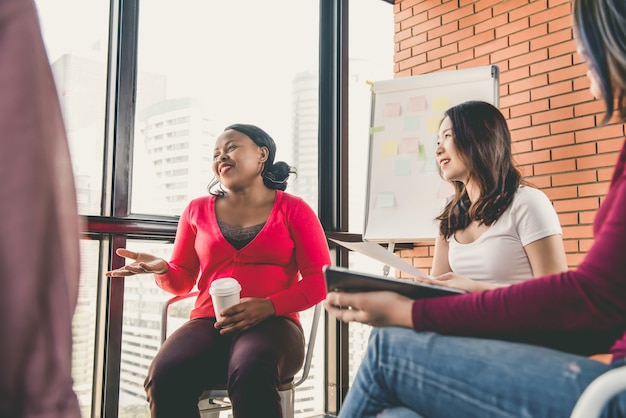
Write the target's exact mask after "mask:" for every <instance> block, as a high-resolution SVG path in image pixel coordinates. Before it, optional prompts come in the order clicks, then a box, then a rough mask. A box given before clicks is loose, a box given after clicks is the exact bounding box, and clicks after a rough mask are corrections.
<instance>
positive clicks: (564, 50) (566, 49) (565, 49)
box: [548, 40, 576, 58]
mask: <svg viewBox="0 0 626 418" xmlns="http://www.w3.org/2000/svg"><path fill="white" fill-rule="evenodd" d="M574 52H576V42H574V40H569V41H566V42H563V43H560V44H557V45H553V46H551V47H549V48H548V57H550V58H555V57H559V56H561V55H572V54H574Z"/></svg>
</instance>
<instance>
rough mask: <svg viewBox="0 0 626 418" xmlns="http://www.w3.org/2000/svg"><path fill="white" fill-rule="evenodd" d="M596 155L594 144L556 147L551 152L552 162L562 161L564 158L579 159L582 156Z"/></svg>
mask: <svg viewBox="0 0 626 418" xmlns="http://www.w3.org/2000/svg"><path fill="white" fill-rule="evenodd" d="M595 153H596V144H594V143H591V142H589V143H586V144H578V145H572V146H568V147H558V148H553V149H552V151H551V154H552V159H553V160H562V159H565V158H575V157H580V156H582V155H590V154H595Z"/></svg>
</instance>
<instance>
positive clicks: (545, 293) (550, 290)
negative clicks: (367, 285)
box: [413, 143, 626, 360]
mask: <svg viewBox="0 0 626 418" xmlns="http://www.w3.org/2000/svg"><path fill="white" fill-rule="evenodd" d="M625 163H626V143H625V144H624V146H623V148H622V151H621V153H620V155H619V158H618V161H617V163H616V166H615V171H614V174H613V179H612V181H611V186H610V188H609V192H608V194H607V195H606V198H605V199H604V201H603V203H602V205H601V207H600V208H599V209H598V211H597V214H596V217H595V220H594V236H595V240H594V244H593V246H592V247H591V248H590V249H589V251H588V253H587V254H586V257H585V259H584V260H583V261H582V262H581V263H580V265H579V266H578V268H577V269H576V270H572V271H569V272H566V273H560V274H553V275H550V276H546V277H542V278H539V279H535V280H528V281H526V282H523V283H520V284H515V285H512V286H510V287H506V288H500V289H497V290H493V291H486V292H481V293H473V294H468V295H461V296H451V297H449V296H447V297H442V298H434V299H429V300H416V301H415V302H414V303H413V327H414V329H415V330H416V331H434V332H438V333H441V334H449V335H466V336H474V337H487V338H501V339H507V340H513V341H518V342H527V343H531V344H538V345H543V346H548V347H553V348H557V349H562V350H566V351H573V352H577V353H579V354H585V355H589V354H593V353H598V352H608V351H609V350H610V351H611V353H612V354H613V358H614V360H616V359H620V358H623V357H626V334H625V333H624V331H625V330H626V172H625V171H624V165H625Z"/></svg>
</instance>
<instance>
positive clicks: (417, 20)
mask: <svg viewBox="0 0 626 418" xmlns="http://www.w3.org/2000/svg"><path fill="white" fill-rule="evenodd" d="M426 22H428V13H425V12H424V13H419V14H416V15H414V16H411V17H409V18H407V19H405V20H403V21H402V22H400V28H401V29H402V30H405V29H412V28H414V27H416V26H419V25H422V24H424V23H426Z"/></svg>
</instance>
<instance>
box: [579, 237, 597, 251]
mask: <svg viewBox="0 0 626 418" xmlns="http://www.w3.org/2000/svg"><path fill="white" fill-rule="evenodd" d="M593 242H594V240H592V239H581V240H578V245H579V248H580V251H581V252H583V253H586V252H589V250H590V249H591V247H592V246H593Z"/></svg>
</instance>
